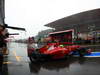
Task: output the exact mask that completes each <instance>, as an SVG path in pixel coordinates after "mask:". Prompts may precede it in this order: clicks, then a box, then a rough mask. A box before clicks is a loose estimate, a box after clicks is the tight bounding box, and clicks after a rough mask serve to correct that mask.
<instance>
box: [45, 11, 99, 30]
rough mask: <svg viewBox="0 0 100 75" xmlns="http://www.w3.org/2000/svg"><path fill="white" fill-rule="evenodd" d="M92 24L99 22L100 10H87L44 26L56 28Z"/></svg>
mask: <svg viewBox="0 0 100 75" xmlns="http://www.w3.org/2000/svg"><path fill="white" fill-rule="evenodd" d="M92 22H100V9H94V10H89V11H85V12H81V13H78V14H74V15H71V16H67V17H64V18H62V19H59V20H56V21H54V22H51V23H48V24H46V25H45V26H48V27H52V28H57V27H62V26H68V27H70V26H73V25H77V24H78V25H80V24H86V23H92Z"/></svg>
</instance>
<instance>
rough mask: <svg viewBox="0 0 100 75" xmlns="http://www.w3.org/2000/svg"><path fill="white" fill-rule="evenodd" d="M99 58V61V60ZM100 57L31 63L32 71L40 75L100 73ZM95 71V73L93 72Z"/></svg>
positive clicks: (95, 74)
mask: <svg viewBox="0 0 100 75" xmlns="http://www.w3.org/2000/svg"><path fill="white" fill-rule="evenodd" d="M98 60H99V61H98ZM99 63H100V58H82V57H81V58H78V57H75V58H69V59H67V60H65V59H63V60H56V61H48V62H33V63H29V67H30V72H31V73H34V74H39V75H43V74H44V75H46V74H47V75H49V74H55V75H57V74H59V75H66V74H68V75H84V74H86V75H90V74H91V75H99V74H100V64H99ZM92 73H93V74H92Z"/></svg>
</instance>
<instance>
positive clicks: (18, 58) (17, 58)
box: [13, 51, 21, 61]
mask: <svg viewBox="0 0 100 75" xmlns="http://www.w3.org/2000/svg"><path fill="white" fill-rule="evenodd" d="M13 53H14V55H15V57H16V60H17V61H20V58H21V57H20V56H17V54H16V51H13Z"/></svg>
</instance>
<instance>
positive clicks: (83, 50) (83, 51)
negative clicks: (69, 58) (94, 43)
mask: <svg viewBox="0 0 100 75" xmlns="http://www.w3.org/2000/svg"><path fill="white" fill-rule="evenodd" d="M78 52H79V56H80V57H83V56H84V55H85V54H86V49H85V48H80V49H79V50H78Z"/></svg>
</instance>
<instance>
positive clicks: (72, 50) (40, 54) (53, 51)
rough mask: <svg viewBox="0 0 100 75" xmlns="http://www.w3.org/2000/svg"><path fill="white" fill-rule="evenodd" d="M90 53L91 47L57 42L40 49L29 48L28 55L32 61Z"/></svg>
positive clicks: (81, 55)
mask: <svg viewBox="0 0 100 75" xmlns="http://www.w3.org/2000/svg"><path fill="white" fill-rule="evenodd" d="M90 53H91V49H89V48H85V47H81V46H79V45H72V46H64V45H62V44H57V43H51V44H47V45H45V46H43V47H42V48H39V49H34V48H31V49H28V56H29V58H30V60H31V61H34V60H35V61H42V60H52V59H61V58H67V57H69V56H73V55H78V56H80V57H83V56H84V55H86V54H90Z"/></svg>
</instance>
